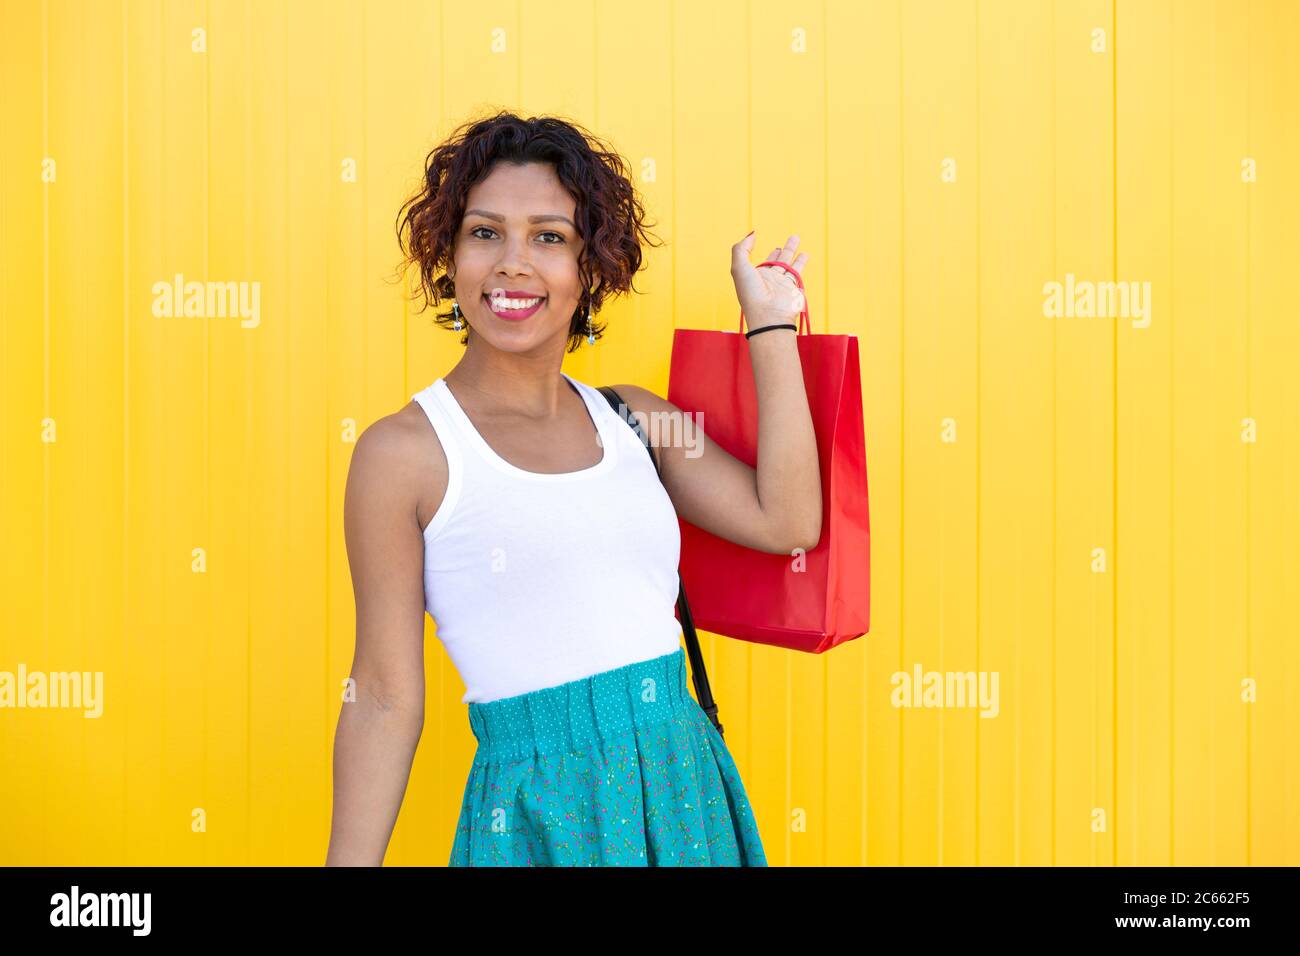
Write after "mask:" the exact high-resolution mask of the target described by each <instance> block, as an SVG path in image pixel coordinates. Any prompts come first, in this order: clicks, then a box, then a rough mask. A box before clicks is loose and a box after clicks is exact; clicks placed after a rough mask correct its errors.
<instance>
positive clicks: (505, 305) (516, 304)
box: [488, 296, 542, 309]
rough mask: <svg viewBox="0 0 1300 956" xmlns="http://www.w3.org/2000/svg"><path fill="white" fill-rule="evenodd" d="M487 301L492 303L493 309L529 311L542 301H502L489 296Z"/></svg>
mask: <svg viewBox="0 0 1300 956" xmlns="http://www.w3.org/2000/svg"><path fill="white" fill-rule="evenodd" d="M488 301H489V302H491V303H492V308H494V309H531V308H532V307H533V306H535V305H536V304H537V303H538V302H541V301H542V300H541V299H540V298H536V299H502V298H499V297H497V296H489V297H488Z"/></svg>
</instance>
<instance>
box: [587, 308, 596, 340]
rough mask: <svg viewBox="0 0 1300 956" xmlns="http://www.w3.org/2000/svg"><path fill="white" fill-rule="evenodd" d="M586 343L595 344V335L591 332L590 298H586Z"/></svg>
mask: <svg viewBox="0 0 1300 956" xmlns="http://www.w3.org/2000/svg"><path fill="white" fill-rule="evenodd" d="M587 344H588V345H595V344H596V336H594V335H592V333H591V300H590V299H588V300H587Z"/></svg>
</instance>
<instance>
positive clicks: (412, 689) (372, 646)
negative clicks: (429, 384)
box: [325, 416, 445, 866]
mask: <svg viewBox="0 0 1300 956" xmlns="http://www.w3.org/2000/svg"><path fill="white" fill-rule="evenodd" d="M443 464H444V467H445V459H444V460H443ZM416 482H417V458H416V456H415V453H414V449H413V445H412V442H411V438H410V435H409V432H408V431H406V430H405V429H404V426H403V425H402V423H401V422H399V421H397V420H396V419H395V417H394V416H389V418H387V419H381V420H380V421H378V422H375V423H374V424H373V425H371V426H370V427H369V428H367V429H366V430H365V431H364V432H363V433H362V435H361V437H360V438H359V439H358V440H357V447H356V449H355V450H354V451H353V455H352V463H351V465H350V467H349V469H348V483H347V491H346V493H345V499H344V519H343V520H344V534H345V538H346V541H347V550H348V563H349V566H350V568H351V572H352V588H353V593H354V597H355V602H356V613H357V618H356V621H357V623H356V627H357V636H356V651H355V654H354V657H353V661H352V672H351V677H352V679H353V681H354V682H355V687H354V695H355V700H350V701H345V702H344V703H343V706H342V712H341V713H340V715H339V722H338V730H337V732H336V734H335V738H334V808H333V817H332V820H331V825H330V842H329V850H328V852H327V855H326V860H325V864H326V866H380V865H382V864H383V861H384V854H385V852H386V851H387V848H388V841H389V838H390V837H391V836H392V832H393V827H394V825H395V824H396V822H397V813H398V810H399V808H400V807H401V805H402V798H403V796H404V795H405V792H406V784H407V780H408V778H409V776H410V771H411V762H412V760H413V759H414V757H415V748H416V744H417V743H418V742H419V739H420V732H421V730H422V729H423V726H424V577H423V575H424V539H423V535H422V534H421V529H420V525H419V521H418V519H417V517H416V511H415V503H414V502H415V491H414V489H415V487H416Z"/></svg>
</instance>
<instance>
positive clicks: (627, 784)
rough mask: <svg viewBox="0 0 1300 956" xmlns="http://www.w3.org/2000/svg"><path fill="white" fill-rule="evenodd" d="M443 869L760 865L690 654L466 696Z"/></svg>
mask: <svg viewBox="0 0 1300 956" xmlns="http://www.w3.org/2000/svg"><path fill="white" fill-rule="evenodd" d="M469 722H470V728H471V729H472V730H473V731H474V736H475V738H476V739H477V740H478V749H477V751H476V752H475V754H474V762H473V765H472V766H471V768H470V773H469V780H468V781H467V782H466V784H465V795H464V798H463V800H462V802H461V809H460V819H459V821H458V822H457V825H456V837H455V841H454V843H453V845H452V849H451V861H450V865H451V866H767V859H766V857H765V856H764V854H763V844H762V841H760V840H759V836H758V826H757V824H756V823H755V820H754V812H753V810H752V808H751V807H750V805H749V800H748V799H747V798H746V796H745V788H744V786H743V785H742V784H741V782H740V774H739V772H737V770H736V764H735V762H734V761H733V760H732V759H731V754H730V753H729V752H728V751H727V745H726V744H725V743H723V740H722V735H721V734H719V733H718V731H717V728H715V727H714V726H713V724H712V723H711V722H710V721H709V718H708V715H706V714H705V713H704V711H703V710H702V709H701V708H700V705H699V704H698V703H696V701H695V698H694V697H692V696H691V695H690V693H689V692H688V690H687V677H686V652H685V650H684V649H682V648H680V647H679V648H678V649H677V650H676V651H675V652H673V653H671V654H666V655H664V656H663V657H657V658H654V659H652V660H648V661H642V662H641V663H638V664H629V665H627V666H625V667H619V668H616V669H614V670H609V671H605V672H603V673H600V674H596V675H594V676H592V677H586V678H583V679H581V680H575V681H570V682H569V683H567V684H560V685H557V686H555V687H546V688H543V689H542V690H537V691H533V692H532V693H529V694H521V695H519V696H517V697H507V698H503V699H501V700H494V701H489V702H487V703H473V704H470V705H469Z"/></svg>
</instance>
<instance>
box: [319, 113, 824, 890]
mask: <svg viewBox="0 0 1300 956" xmlns="http://www.w3.org/2000/svg"><path fill="white" fill-rule="evenodd" d="M643 232H644V228H643V224H642V208H641V205H640V203H639V202H638V201H637V199H636V197H635V195H634V189H633V186H632V183H631V181H630V179H629V178H628V176H627V175H626V173H625V171H624V165H623V161H622V160H621V159H620V158H619V157H618V156H617V155H616V154H615V153H613V152H612V151H606V150H604V149H602V148H600V144H599V142H598V141H596V140H594V138H592V137H591V136H590V134H589V133H587V132H586V131H583V130H581V129H580V128H579V127H575V126H574V125H572V124H569V123H566V122H563V121H561V120H558V119H553V118H531V119H522V118H519V117H517V116H515V115H513V114H509V113H502V114H498V115H497V116H495V117H492V118H490V119H486V120H482V121H479V122H477V123H473V124H469V125H468V127H463V128H462V130H460V131H458V134H457V135H455V136H453V137H452V138H451V139H450V140H449V141H448V142H447V143H445V144H444V145H442V146H439V147H438V148H437V149H435V150H434V151H433V152H432V153H431V154H430V155H429V157H428V160H427V163H426V173H425V181H424V183H423V185H422V188H421V190H420V192H419V193H418V194H417V195H416V196H415V197H413V198H412V199H411V200H410V201H409V202H408V203H407V204H406V205H405V206H404V207H403V215H402V216H399V220H398V235H399V239H401V240H402V243H403V251H404V253H405V254H406V257H407V259H406V261H408V262H410V263H414V264H415V265H417V266H418V267H419V269H420V274H421V286H422V290H423V292H424V294H425V295H426V296H427V297H428V298H430V299H432V301H433V302H434V303H437V302H439V301H440V300H441V299H442V298H451V299H453V300H454V305H453V307H452V309H451V311H450V312H447V313H443V314H441V315H440V316H439V323H440V324H442V325H449V326H450V327H451V328H452V330H454V331H461V332H463V337H462V339H461V341H462V344H464V345H465V346H466V348H465V354H464V356H463V357H462V358H461V359H460V361H459V362H457V363H456V366H455V367H454V368H453V369H451V370H450V371H449V372H448V373H447V374H446V375H445V376H444V377H442V378H439V379H437V380H435V381H434V382H433V383H432V384H431V385H429V386H428V387H427V388H424V389H423V390H421V391H419V392H417V393H415V394H414V395H413V396H412V401H411V403H409V404H408V405H407V406H406V407H405V408H403V409H402V410H400V411H398V412H395V413H393V414H391V415H388V416H387V417H385V418H381V419H380V420H378V421H376V422H375V423H374V424H372V425H371V426H370V427H368V428H367V429H366V430H365V432H364V433H363V434H362V435H361V438H360V439H359V440H358V441H357V445H356V449H355V451H354V452H353V457H352V463H351V467H350V471H349V475H348V484H347V492H346V500H345V505H344V507H345V522H344V523H345V534H346V540H347V549H348V559H349V563H350V566H351V571H352V581H353V588H354V591H355V597H356V608H357V644H356V656H355V659H354V662H353V666H352V677H353V679H354V680H355V682H356V684H355V686H356V700H355V701H353V702H349V703H347V704H345V705H344V707H343V712H342V715H341V716H340V718H339V724H338V732H337V736H336V740H335V753H334V814H333V825H332V829H331V834H330V846H329V852H328V857H327V861H326V862H327V864H330V865H378V864H381V863H382V862H383V858H384V853H385V850H386V847H387V844H388V840H389V837H390V836H391V834H392V829H393V825H394V823H395V821H396V818H397V812H398V808H399V807H400V805H401V801H402V796H403V794H404V791H405V788H406V782H407V777H408V774H409V771H410V766H411V761H412V758H413V756H414V753H415V747H416V743H417V741H418V739H419V736H420V731H421V728H422V726H423V717H424V663H423V618H424V613H425V612H426V611H427V612H428V613H429V614H430V616H431V617H432V618H433V620H434V621H435V623H436V625H437V634H438V637H439V639H440V640H441V641H442V642H443V644H444V645H445V647H446V648H447V652H448V655H449V656H450V658H451V660H452V662H453V663H454V664H455V666H456V669H457V671H458V673H459V674H460V676H461V678H462V679H463V681H464V683H465V686H466V693H465V695H464V697H463V698H462V700H463V701H464V702H465V703H467V704H468V707H469V722H470V727H471V729H472V731H473V733H474V735H475V737H476V739H477V741H478V748H477V751H476V753H475V756H474V759H473V763H472V766H471V768H470V772H469V779H468V780H467V782H466V786H465V790H464V796H463V800H462V805H461V810H460V818H459V821H458V823H457V830H456V833H455V839H454V846H453V848H452V853H451V860H450V864H451V865H452V866H481V865H506V866H511V865H522V866H527V865H532V866H538V865H634V866H735V865H740V866H765V865H766V858H765V856H764V852H763V846H762V842H761V840H760V838H759V834H758V829H757V826H756V824H755V820H754V814H753V810H752V808H751V807H750V804H749V801H748V799H747V797H746V795H745V790H744V786H743V784H742V783H741V779H740V776H739V774H738V773H737V770H736V766H735V763H734V762H733V760H732V758H731V755H730V754H729V753H728V751H727V748H726V745H725V744H724V742H723V739H722V737H721V736H720V735H719V734H718V732H717V730H716V729H715V728H714V726H713V725H712V724H711V723H710V721H709V719H708V717H707V716H706V715H705V714H704V712H703V711H702V710H701V709H700V707H699V704H698V703H697V702H696V701H695V699H694V698H693V697H692V696H691V694H690V692H689V691H688V683H687V679H686V663H685V652H684V650H683V648H682V646H681V643H680V638H681V633H682V632H681V627H680V625H679V623H678V621H677V619H676V616H675V614H674V607H675V604H676V600H677V588H678V580H677V564H678V555H679V548H680V536H679V529H678V525H677V516H678V515H680V516H681V517H683V518H685V519H686V520H687V521H689V522H691V523H692V524H695V525H698V526H699V527H701V528H704V529H706V530H708V531H710V532H712V533H714V534H716V535H719V536H720V537H724V538H728V539H730V540H732V541H736V542H738V543H740V544H743V545H745V546H747V547H751V548H757V549H760V550H763V551H769V552H772V553H786V554H788V553H790V552H791V551H793V549H795V548H798V547H803V548H811V547H813V546H814V545H815V544H816V542H817V538H818V536H819V534H820V530H819V529H820V528H821V483H820V476H819V473H818V463H817V447H816V442H815V438H814V434H813V429H812V418H811V415H810V413H809V410H808V401H807V396H806V394H805V392H804V384H803V376H802V371H801V367H800V364H799V357H798V353H797V351H796V343H795V336H796V333H795V332H794V331H791V329H785V328H769V327H773V326H781V325H785V324H788V323H791V322H793V320H794V318H795V317H797V315H798V313H799V311H800V310H801V309H802V304H803V299H802V293H801V292H800V290H799V288H798V284H797V283H796V282H795V281H794V279H793V277H792V276H790V275H789V274H788V273H786V271H785V270H784V269H781V268H778V267H769V268H763V269H756V268H755V267H754V266H752V265H751V264H750V253H751V251H752V248H753V244H754V234H753V233H752V232H751V233H750V234H749V235H748V236H746V237H745V238H744V239H743V240H741V241H740V242H738V243H737V244H736V245H735V246H734V247H733V248H732V262H731V275H732V278H733V280H734V281H735V286H736V292H737V296H738V298H739V301H740V305H741V307H742V308H743V309H744V313H745V317H746V321H747V324H748V327H749V330H750V333H751V334H752V333H754V332H756V331H757V330H759V329H766V330H767V331H766V332H765V333H764V334H761V335H754V337H753V338H752V339H751V340H750V346H749V349H750V355H751V360H752V362H753V368H754V380H755V385H756V388H757V391H758V406H759V460H758V467H757V469H754V468H751V467H749V466H748V465H746V464H744V463H743V462H741V461H739V460H738V459H736V458H734V457H733V456H731V455H730V454H728V453H727V452H726V451H724V450H723V449H722V448H720V447H719V446H718V445H716V444H715V443H714V442H713V441H712V440H710V439H709V437H708V435H707V434H706V433H705V431H704V430H703V429H696V428H695V427H694V422H693V416H688V415H686V414H684V413H683V412H682V411H681V410H680V409H678V408H676V407H675V406H674V405H673V404H672V403H670V402H668V401H665V400H664V399H663V398H661V397H659V396H658V395H655V394H653V393H652V392H650V391H648V390H646V389H643V388H638V387H636V386H633V385H616V386H615V388H616V389H617V391H618V392H619V394H620V396H621V397H622V398H623V399H624V401H625V402H627V404H628V406H629V408H630V410H631V411H632V412H633V413H634V414H636V415H643V416H646V417H645V418H643V419H641V420H642V421H645V422H654V421H655V417H656V416H676V417H677V418H679V419H680V422H679V424H680V425H681V426H682V427H681V428H676V429H674V428H666V427H665V428H653V427H652V428H650V429H648V431H649V432H650V433H651V439H652V443H653V442H654V438H655V436H656V434H658V435H662V436H664V440H663V441H662V442H659V443H657V444H656V446H655V449H654V454H655V455H657V456H658V461H659V464H660V467H661V469H662V475H663V478H662V484H661V481H660V478H659V477H658V476H657V475H656V472H655V465H654V463H653V462H652V461H651V460H650V458H649V456H648V455H647V454H646V450H645V448H644V446H643V445H642V444H641V441H640V439H639V438H638V437H637V435H636V433H635V432H634V431H633V430H632V429H631V428H630V427H629V426H628V424H627V423H626V422H625V421H623V419H622V418H621V417H619V415H618V414H617V413H616V412H615V411H614V410H613V409H611V408H610V406H609V405H608V404H607V403H606V401H605V399H604V398H603V396H601V394H600V393H599V392H598V391H597V390H596V389H595V387H593V386H592V385H588V384H586V383H584V382H579V381H576V380H575V379H573V378H571V377H570V376H568V375H567V374H565V373H563V372H562V371H561V370H560V365H561V361H562V359H563V357H564V354H565V352H566V346H567V351H573V350H574V349H576V348H578V347H579V346H580V345H581V343H582V342H583V339H584V338H585V339H586V341H587V342H588V343H591V342H593V341H594V340H595V338H596V337H598V336H599V335H600V334H601V332H603V330H604V326H595V325H593V324H592V316H593V315H594V313H596V312H597V311H599V309H600V306H601V303H602V302H603V301H604V299H605V297H606V295H608V294H611V293H619V292H626V291H627V290H628V288H629V287H631V280H632V277H633V275H634V273H635V272H636V271H637V270H638V269H639V268H640V264H641V253H640V237H641V235H642V234H643ZM797 246H798V237H797V236H792V237H791V238H790V240H789V241H788V242H787V243H786V245H785V247H784V248H782V249H776V250H773V252H772V255H771V256H770V257H769V258H771V259H779V260H780V261H782V262H785V263H789V264H790V266H791V268H793V269H796V270H800V269H802V268H803V266H804V265H805V263H806V261H807V256H806V255H802V254H801V255H799V256H798V257H797V258H796V257H795V250H796V248H797ZM444 266H445V271H444ZM791 328H793V326H792V327H791ZM659 420H660V421H663V422H666V421H668V419H664V418H662V417H661V418H660V419H659ZM704 424H705V426H707V423H704ZM683 429H684V430H683ZM673 435H676V436H677V440H676V441H675V442H673V441H670V437H671V436H673Z"/></svg>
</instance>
